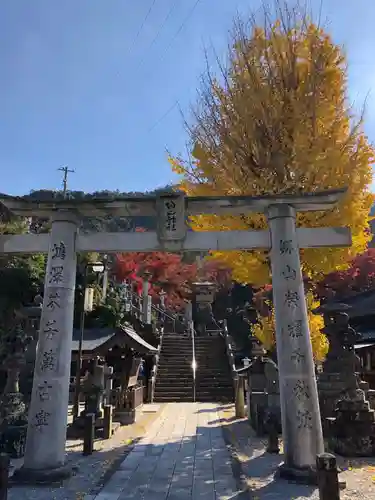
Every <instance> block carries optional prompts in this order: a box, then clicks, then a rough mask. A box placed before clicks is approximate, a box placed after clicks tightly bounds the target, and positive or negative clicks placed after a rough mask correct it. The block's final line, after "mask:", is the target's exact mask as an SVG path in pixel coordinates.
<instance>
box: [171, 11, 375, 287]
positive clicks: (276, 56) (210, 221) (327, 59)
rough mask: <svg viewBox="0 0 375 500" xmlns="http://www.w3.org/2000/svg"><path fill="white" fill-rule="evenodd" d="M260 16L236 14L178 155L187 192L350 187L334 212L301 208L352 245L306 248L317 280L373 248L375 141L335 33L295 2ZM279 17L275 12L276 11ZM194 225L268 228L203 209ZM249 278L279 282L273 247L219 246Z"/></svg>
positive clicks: (237, 273) (249, 217) (176, 164)
mask: <svg viewBox="0 0 375 500" xmlns="http://www.w3.org/2000/svg"><path fill="white" fill-rule="evenodd" d="M277 18H278V20H276V21H272V17H271V15H270V13H269V12H266V15H265V20H264V22H262V25H261V26H258V25H257V24H256V22H255V21H254V19H255V18H252V20H251V21H250V23H249V25H247V24H246V23H244V22H236V23H235V28H234V31H233V40H232V41H233V43H232V44H231V46H230V51H229V62H228V65H227V67H226V68H224V67H223V66H221V65H219V69H220V71H219V73H218V76H217V77H215V76H214V75H213V74H211V73H208V74H207V78H206V84H205V85H204V86H203V89H202V91H201V94H200V97H199V99H198V106H197V108H196V112H195V114H194V116H195V119H194V123H193V124H192V125H191V126H190V128H189V131H190V134H191V142H192V145H193V147H192V151H191V158H190V159H189V161H186V160H184V159H183V158H181V157H171V158H170V162H171V164H172V168H173V170H174V171H175V172H177V173H178V174H180V176H181V183H180V188H181V189H183V190H185V191H186V192H187V194H188V195H192V196H197V195H201V196H204V195H206V196H207V195H249V196H259V195H267V194H269V195H273V194H281V193H282V194H298V193H311V192H316V191H322V190H326V189H327V190H328V189H335V188H341V187H347V188H348V191H347V194H346V195H345V197H344V198H343V199H342V201H341V202H340V204H339V205H338V206H337V207H336V208H335V209H333V210H331V211H329V212H307V213H300V214H298V219H297V224H298V226H305V227H321V226H348V227H350V228H351V231H352V237H353V245H352V246H351V247H350V248H329V249H327V248H320V249H304V250H301V263H302V264H301V265H302V272H303V274H304V276H305V277H307V278H309V279H310V280H318V279H320V278H321V277H322V276H324V275H325V274H326V273H328V272H331V271H333V270H335V269H344V268H345V267H346V266H347V263H348V262H349V261H350V259H351V258H352V257H353V256H355V255H356V254H358V253H361V252H363V251H364V250H365V249H366V245H367V242H368V241H369V238H370V235H369V233H368V220H369V211H370V207H371V204H372V196H371V194H370V192H369V186H370V184H371V181H372V163H373V161H374V150H373V148H372V147H371V145H370V144H369V142H368V140H367V137H366V136H365V134H364V132H363V128H362V117H361V118H359V119H355V117H354V116H353V113H352V109H351V107H350V105H349V103H348V95H347V64H346V59H345V54H344V53H343V51H342V49H341V48H340V47H339V46H338V45H336V44H335V43H334V42H333V41H332V39H331V37H330V36H329V34H328V33H327V32H325V31H324V30H323V29H321V28H320V27H319V26H317V25H315V24H314V23H313V22H310V21H309V20H308V19H307V18H306V17H305V16H303V15H300V14H299V12H298V10H297V9H294V10H293V9H291V8H289V7H287V6H285V8H283V9H281V8H279V10H278V17H277ZM275 19H276V18H275ZM191 225H192V228H193V229H194V230H195V231H205V230H225V229H227V230H231V229H238V230H249V229H250V230H251V229H255V230H256V229H265V228H266V227H267V222H266V220H265V217H264V215H262V214H246V215H243V216H237V217H219V216H215V215H212V216H197V217H193V218H192V219H191ZM212 257H213V258H216V259H220V260H221V261H223V262H224V263H226V264H227V265H228V266H229V267H230V268H232V270H233V278H234V279H235V280H237V281H239V282H242V283H251V284H253V285H255V286H263V285H264V284H266V283H269V282H270V278H271V276H270V266H269V256H268V252H266V251H264V252H262V251H259V250H256V251H238V252H237V251H231V252H214V253H213V254H212Z"/></svg>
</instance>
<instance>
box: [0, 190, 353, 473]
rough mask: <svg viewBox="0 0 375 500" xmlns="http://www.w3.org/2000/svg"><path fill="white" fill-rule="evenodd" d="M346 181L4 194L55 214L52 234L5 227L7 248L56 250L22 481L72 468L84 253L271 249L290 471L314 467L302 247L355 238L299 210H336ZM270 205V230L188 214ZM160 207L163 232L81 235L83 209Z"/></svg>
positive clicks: (129, 212) (315, 413) (316, 448)
mask: <svg viewBox="0 0 375 500" xmlns="http://www.w3.org/2000/svg"><path fill="white" fill-rule="evenodd" d="M344 193H345V190H336V191H326V192H321V193H313V194H306V195H297V196H264V197H256V198H252V197H246V196H240V197H196V198H189V197H184V196H183V195H182V194H180V193H168V194H162V195H160V196H158V197H142V198H120V199H113V200H108V199H105V200H103V199H91V200H83V201H81V200H80V201H74V200H61V201H56V200H54V201H37V200H30V199H25V198H17V197H10V196H2V197H0V202H1V203H2V204H3V205H5V206H6V207H7V208H8V209H9V210H10V211H11V212H12V213H14V214H16V215H19V216H24V217H31V216H34V217H49V218H51V220H52V229H51V232H50V234H22V235H1V236H0V252H1V253H12V254H13V253H38V252H39V253H48V261H47V271H46V280H45V288H44V299H43V309H42V317H41V324H40V334H39V342H38V348H37V356H36V361H35V370H34V382H33V391H32V399H31V404H30V411H29V424H28V432H27V442H26V451H25V460H24V466H23V468H22V469H20V471H19V473H18V476H19V479H20V480H21V479H22V480H25V481H26V480H30V481H33V480H48V479H56V478H61V477H65V476H66V475H68V474H69V470H67V469H66V467H65V465H64V460H65V441H66V426H67V409H68V396H69V377H70V359H71V342H72V326H73V310H74V290H75V277H76V262H77V257H76V254H77V252H89V251H96V252H103V253H110V252H130V251H143V252H146V251H206V250H221V251H225V250H246V249H270V255H271V267H272V282H273V297H274V304H275V314H276V338H277V354H278V365H279V377H280V395H281V414H282V428H283V438H284V454H285V461H284V465H283V466H282V468H281V473H282V474H283V475H284V476H285V477H289V476H293V475H294V476H296V475H298V476H301V475H304V474H307V475H309V474H310V473H311V470H313V469H314V467H315V460H316V455H317V454H318V453H321V452H323V451H324V449H323V446H324V445H323V436H322V427H321V420H320V412H319V403H318V395H317V386H316V380H315V373H314V363H313V356H312V348H311V341H310V336H309V326H308V320H307V310H306V302H305V299H304V287H303V281H302V274H301V268H300V259H299V248H317V247H338V246H350V245H351V234H350V230H349V229H347V228H311V229H310V228H296V224H295V216H296V211H313V210H315V211H321V210H329V209H331V208H332V207H334V205H335V204H336V203H337V202H338V201H339V199H340V198H341V196H342V195H343V194H344ZM248 212H258V213H265V214H266V216H267V218H268V221H269V231H221V232H192V231H188V230H187V229H188V228H187V224H186V220H187V217H188V216H189V215H198V214H216V215H239V214H245V213H248ZM108 215H110V216H154V217H156V218H157V222H158V227H157V231H156V232H145V233H93V234H79V232H78V226H79V220H80V218H82V217H98V216H99V217H100V216H101V217H103V216H108Z"/></svg>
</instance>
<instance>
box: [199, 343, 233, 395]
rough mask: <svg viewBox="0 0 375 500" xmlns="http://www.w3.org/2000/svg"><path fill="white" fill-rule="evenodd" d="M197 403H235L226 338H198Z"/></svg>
mask: <svg viewBox="0 0 375 500" xmlns="http://www.w3.org/2000/svg"><path fill="white" fill-rule="evenodd" d="M195 359H196V362H197V372H196V386H195V387H196V401H199V402H204V403H209V402H221V403H233V401H234V388H233V381H232V375H231V370H230V366H229V362H228V358H227V354H226V347H225V341H224V338H223V337H221V336H220V335H215V336H212V337H196V339H195Z"/></svg>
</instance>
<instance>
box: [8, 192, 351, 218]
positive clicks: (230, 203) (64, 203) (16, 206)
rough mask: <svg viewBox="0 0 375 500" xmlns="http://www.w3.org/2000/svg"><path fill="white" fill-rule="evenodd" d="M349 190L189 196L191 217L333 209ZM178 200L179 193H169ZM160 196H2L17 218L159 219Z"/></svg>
mask: <svg viewBox="0 0 375 500" xmlns="http://www.w3.org/2000/svg"><path fill="white" fill-rule="evenodd" d="M345 192H346V188H344V189H336V190H328V191H322V192H318V191H317V192H313V193H297V194H275V195H267V196H198V197H185V207H186V213H187V215H194V214H217V215H219V214H220V215H221V214H232V215H233V214H243V213H247V212H258V213H260V212H264V211H265V210H266V209H267V208H268V207H269V206H270V205H277V204H287V205H292V206H296V208H297V209H298V210H299V211H310V210H329V209H330V208H333V207H334V205H335V204H336V203H337V202H338V201H339V199H340V198H341V197H342V196H343V195H344V194H345ZM163 196H165V197H171V198H173V197H177V196H179V195H178V193H170V192H168V193H165V194H163ZM158 199H159V197H158V196H148V195H145V196H142V197H113V198H87V199H62V200H58V199H51V200H37V199H33V198H32V199H31V198H29V197H25V196H9V195H5V194H0V203H1V204H2V205H3V206H5V207H6V208H7V209H8V210H10V211H11V212H13V213H14V214H16V215H21V216H24V217H30V216H36V217H49V216H50V215H51V214H52V213H53V212H55V211H57V210H69V211H72V212H74V213H76V214H77V215H79V216H82V217H105V216H106V215H114V216H121V217H130V216H156V215H157V200H158Z"/></svg>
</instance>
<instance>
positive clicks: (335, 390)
mask: <svg viewBox="0 0 375 500" xmlns="http://www.w3.org/2000/svg"><path fill="white" fill-rule="evenodd" d="M349 309H350V306H348V305H346V304H342V303H327V304H323V305H321V306H320V307H318V308H317V309H315V310H314V313H315V314H322V315H323V318H324V328H323V329H322V333H324V334H325V335H326V336H327V338H328V341H329V350H328V353H327V357H326V359H325V361H324V363H323V369H322V371H321V373H319V376H318V390H319V403H320V409H321V416H322V423H323V429H324V431H325V432H326V431H327V426H328V421H327V420H326V418H327V417H332V416H333V413H334V410H335V408H336V403H337V401H338V400H339V399H340V398H341V397H343V396H344V395H345V394H346V392H348V391H350V390H355V389H357V387H358V380H357V378H358V377H357V375H356V362H357V359H356V356H355V352H354V350H353V349H352V348H351V346H353V345H354V343H355V341H356V339H357V337H358V336H357V334H356V332H355V331H354V330H353V329H352V328H350V327H349V324H348V322H349V317H348V314H347V311H348V310H349ZM348 342H349V343H348Z"/></svg>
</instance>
